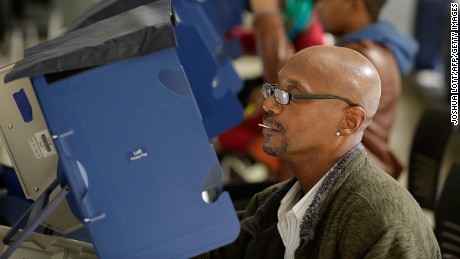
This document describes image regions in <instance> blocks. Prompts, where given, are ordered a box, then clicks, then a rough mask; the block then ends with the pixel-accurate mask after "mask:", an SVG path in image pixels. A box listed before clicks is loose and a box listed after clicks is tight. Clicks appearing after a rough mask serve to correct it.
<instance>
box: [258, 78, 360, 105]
mask: <svg viewBox="0 0 460 259" xmlns="http://www.w3.org/2000/svg"><path fill="white" fill-rule="evenodd" d="M266 87H269V88H270V91H271V92H272V94H270V95H269V96H265V95H266V92H265V88H266ZM276 90H278V91H281V92H284V93H287V94H288V97H289V98H288V101H287V103H281V102H279V101H278V98H276V94H275V91H276ZM262 94H263V96H264V98H265V99H268V97H270V96H272V95H273V94H275V101H276V102H277V103H279V104H281V105H288V104H289V103H290V102H291V100H296V99H338V100H342V101H344V102H346V103H347V104H348V105H349V106H358V105H357V104H354V103H352V102H351V101H350V100H348V99H347V98H345V97H341V96H338V95H322V94H291V93H290V92H288V91H285V90H283V89H280V88H278V87H277V86H276V85H275V84H269V83H263V84H262Z"/></svg>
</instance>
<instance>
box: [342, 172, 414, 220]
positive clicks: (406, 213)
mask: <svg viewBox="0 0 460 259" xmlns="http://www.w3.org/2000/svg"><path fill="white" fill-rule="evenodd" d="M336 199H337V200H342V202H344V201H345V200H346V201H347V202H348V204H350V209H352V210H358V211H361V212H364V211H367V212H368V213H367V215H368V216H369V217H376V219H379V220H380V221H381V223H382V224H383V225H386V224H392V223H394V222H395V221H398V222H410V221H411V219H413V218H414V217H419V218H420V219H421V218H422V217H423V213H422V210H421V208H420V206H419V205H418V203H417V202H416V201H415V199H414V198H413V197H412V195H411V194H410V193H409V191H408V190H407V189H406V188H405V187H404V186H402V185H401V184H400V183H398V182H397V181H396V180H394V179H393V178H391V177H390V176H389V175H388V174H386V173H385V172H383V171H382V170H380V169H378V168H376V167H375V166H373V165H368V166H365V167H362V168H361V169H359V170H356V171H354V172H352V174H351V175H350V177H349V179H347V181H346V182H345V183H344V184H343V186H342V188H341V190H340V191H339V192H337V196H336ZM364 215H366V213H361V216H364Z"/></svg>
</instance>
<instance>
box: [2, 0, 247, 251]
mask: <svg viewBox="0 0 460 259" xmlns="http://www.w3.org/2000/svg"><path fill="white" fill-rule="evenodd" d="M171 13H172V12H171V2H170V0H159V1H155V2H154V3H151V4H147V5H142V6H139V7H136V8H134V9H131V10H129V11H127V12H125V13H123V14H122V15H116V16H113V17H110V18H107V19H104V20H101V21H99V22H96V23H93V24H91V25H89V26H87V27H84V28H82V29H79V30H76V31H73V32H69V33H67V34H65V35H63V36H62V37H60V38H57V39H55V40H52V41H49V42H46V43H43V44H41V45H39V46H37V47H35V48H34V49H33V51H31V52H29V55H28V57H27V58H25V59H24V60H21V61H19V62H18V63H17V64H16V66H15V67H14V68H13V70H12V71H11V72H10V73H9V74H7V76H6V78H5V81H12V80H15V79H18V78H22V77H26V76H27V77H30V78H31V80H32V84H33V87H34V90H35V94H36V96H37V98H38V100H39V103H40V106H41V109H42V111H43V115H44V117H45V120H46V123H47V125H48V128H49V131H50V134H51V136H52V139H53V143H54V145H55V147H56V150H57V153H58V156H59V167H58V168H59V170H58V171H59V173H57V176H56V177H57V179H58V180H56V181H54V182H53V183H50V188H54V187H56V186H57V185H60V186H61V188H62V191H61V192H60V193H59V194H58V195H57V197H56V199H55V200H59V199H63V198H64V197H65V196H66V195H67V193H69V195H67V199H68V202H69V204H70V205H71V207H72V210H73V211H74V214H75V216H77V218H79V219H80V220H81V221H82V222H83V223H84V224H85V228H86V229H87V230H88V232H89V233H90V236H91V239H92V241H93V244H94V246H95V249H96V251H97V254H98V256H99V257H100V258H189V257H192V256H195V255H198V254H201V253H203V252H206V251H209V250H211V249H214V248H217V247H220V246H223V245H225V244H228V243H230V242H232V241H233V240H234V239H235V238H236V237H237V236H238V233H239V221H238V219H237V217H236V214H235V211H234V208H233V205H232V203H231V200H230V197H229V195H228V193H226V192H222V186H221V173H222V172H221V168H220V165H219V162H218V160H217V157H216V154H215V152H214V149H213V147H212V145H211V144H210V143H209V137H208V135H207V132H206V130H205V127H204V125H203V121H202V115H201V114H202V113H200V110H199V109H198V105H197V102H196V101H195V98H194V92H192V90H191V88H190V86H189V83H188V79H187V78H188V76H186V74H185V73H184V70H183V68H182V63H181V60H180V59H179V55H178V46H177V45H176V38H175V34H174V33H175V32H174V30H173V28H172V25H171V22H170V19H171V16H170V15H171ZM146 42H148V43H149V44H146ZM217 73H218V72H217ZM224 77H225V76H224ZM223 96H225V94H224V95H223ZM44 195H46V193H45V194H44ZM48 195H49V193H48ZM47 198H49V197H47ZM47 198H46V199H45V198H43V199H41V198H40V199H38V200H37V201H38V202H39V206H41V207H43V205H44V204H46V203H47V202H45V200H47ZM55 200H52V201H51V202H49V203H48V206H45V209H44V210H43V211H42V213H48V211H47V210H49V208H50V206H51V207H52V206H54V205H53V202H55ZM37 206H38V205H37ZM51 209H52V208H51ZM33 210H34V211H36V208H35V209H33ZM35 214H36V213H35ZM40 218H42V217H41V216H38V217H36V218H35V219H36V220H35V221H37V220H39V219H40ZM29 221H30V220H29ZM34 226H35V225H33V226H31V225H30V222H29V223H27V225H26V227H25V228H26V230H27V229H28V228H33V227H34ZM13 230H17V229H16V228H13ZM24 232H25V233H26V234H27V232H28V231H24ZM9 237H11V235H9V236H7V237H6V239H8V238H9ZM7 241H8V240H7ZM16 241H19V242H20V241H21V238H18V239H17V240H16ZM14 246H15V245H12V246H10V248H12V249H14ZM4 256H8V255H4ZM1 258H3V257H1ZM5 258H6V257H5Z"/></svg>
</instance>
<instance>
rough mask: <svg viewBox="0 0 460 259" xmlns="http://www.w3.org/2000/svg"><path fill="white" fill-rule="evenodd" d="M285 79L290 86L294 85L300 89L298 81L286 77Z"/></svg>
mask: <svg viewBox="0 0 460 259" xmlns="http://www.w3.org/2000/svg"><path fill="white" fill-rule="evenodd" d="M286 81H287V83H288V84H289V85H290V86H294V87H295V88H296V89H297V90H299V91H300V90H301V87H300V86H301V84H300V82H299V81H296V80H292V79H287V80H286Z"/></svg>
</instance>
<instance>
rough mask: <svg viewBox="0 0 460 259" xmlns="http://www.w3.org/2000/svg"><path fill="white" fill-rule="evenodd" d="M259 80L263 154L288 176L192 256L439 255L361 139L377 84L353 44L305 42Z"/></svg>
mask: <svg viewBox="0 0 460 259" xmlns="http://www.w3.org/2000/svg"><path fill="white" fill-rule="evenodd" d="M277 80H278V83H277V84H276V85H271V84H264V85H263V89H262V91H263V95H264V97H265V101H264V103H263V109H264V111H265V114H264V120H263V124H261V126H262V127H263V134H264V143H263V149H264V151H265V152H266V153H267V154H269V155H272V156H276V157H278V158H279V159H281V160H282V161H283V163H285V164H286V166H288V167H289V169H290V171H292V172H293V177H292V178H291V179H289V180H287V181H285V182H281V183H278V184H276V185H274V186H272V187H269V188H267V189H265V190H264V191H262V192H260V193H258V194H256V195H255V196H254V197H253V198H252V199H251V201H250V203H249V205H248V207H247V208H246V210H244V211H241V212H238V216H239V219H240V221H241V231H240V234H239V236H238V238H237V239H236V240H235V241H234V242H233V243H231V244H229V245H227V246H225V247H222V248H219V249H216V250H214V251H211V252H209V253H206V254H203V255H201V256H199V258H321V259H325V258H441V254H440V250H439V246H438V244H437V241H436V238H435V236H434V234H433V231H432V229H431V227H430V225H429V223H428V221H427V219H426V218H425V216H424V214H423V212H422V210H421V208H420V207H419V205H418V204H417V202H416V201H415V200H414V199H413V197H412V196H411V195H410V193H409V192H408V191H407V190H406V189H405V188H404V187H402V186H401V185H400V184H399V183H398V182H397V181H395V180H394V179H393V178H392V177H390V176H389V175H388V174H386V173H384V172H383V171H382V170H381V169H379V168H378V167H376V166H375V165H374V164H373V163H372V162H371V161H370V160H369V158H368V156H367V153H366V151H365V149H364V148H363V146H362V144H361V139H362V136H363V132H364V130H365V129H366V127H367V126H368V125H369V123H370V122H371V121H372V118H373V116H374V114H375V112H376V110H377V107H378V105H379V98H380V87H381V82H380V78H379V74H378V72H377V70H376V68H375V67H374V66H373V65H372V63H371V62H370V61H369V60H368V59H367V58H366V57H364V56H363V55H362V54H360V53H358V52H357V51H355V50H352V49H349V48H343V47H334V46H315V47H310V48H306V49H304V50H302V51H300V52H298V53H296V54H295V55H294V56H292V57H291V58H290V59H288V61H287V63H286V64H285V65H284V66H283V67H282V68H281V70H280V71H279V72H278V74H277Z"/></svg>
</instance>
